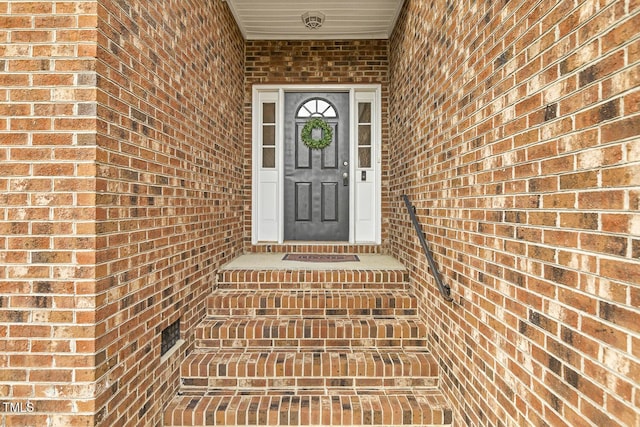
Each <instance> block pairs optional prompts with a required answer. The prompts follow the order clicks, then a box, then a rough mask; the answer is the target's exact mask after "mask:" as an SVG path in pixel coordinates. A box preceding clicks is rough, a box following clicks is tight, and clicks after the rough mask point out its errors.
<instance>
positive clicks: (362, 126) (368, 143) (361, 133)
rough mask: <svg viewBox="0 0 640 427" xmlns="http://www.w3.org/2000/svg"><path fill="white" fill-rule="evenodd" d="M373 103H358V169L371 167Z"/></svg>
mask: <svg viewBox="0 0 640 427" xmlns="http://www.w3.org/2000/svg"><path fill="white" fill-rule="evenodd" d="M371 130H372V127H371V103H370V102H359V103H358V167H359V168H370V167H371V147H372V140H373V139H372V135H371Z"/></svg>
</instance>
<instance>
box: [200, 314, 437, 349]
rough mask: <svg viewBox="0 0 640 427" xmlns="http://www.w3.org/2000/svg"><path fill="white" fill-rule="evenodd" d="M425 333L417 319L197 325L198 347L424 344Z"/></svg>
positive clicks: (220, 320) (259, 320)
mask: <svg viewBox="0 0 640 427" xmlns="http://www.w3.org/2000/svg"><path fill="white" fill-rule="evenodd" d="M426 335H427V331H426V326H425V325H424V324H423V323H422V322H420V321H418V320H417V319H373V318H369V319H364V318H361V319H358V318H356V319H330V318H329V319H327V318H324V319H304V318H298V319H296V318H293V319H287V318H284V319H277V318H262V317H260V318H251V317H247V318H228V317H225V318H214V317H208V318H206V319H205V320H203V321H202V322H201V323H200V325H198V327H197V328H196V347H198V348H256V347H258V348H266V347H274V348H279V349H282V348H312V349H321V348H353V347H357V348H362V347H366V348H388V347H424V346H425V345H426V343H427V342H426Z"/></svg>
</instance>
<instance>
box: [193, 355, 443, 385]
mask: <svg viewBox="0 0 640 427" xmlns="http://www.w3.org/2000/svg"><path fill="white" fill-rule="evenodd" d="M181 376H182V378H183V390H186V389H189V390H196V389H214V388H218V389H219V388H232V389H236V388H242V387H245V388H246V387H252V388H254V389H257V388H265V389H274V388H281V387H284V386H288V387H292V388H293V389H301V388H305V387H326V388H331V387H334V388H352V387H363V386H366V387H386V388H393V387H395V388H402V387H437V385H438V365H437V362H436V360H435V358H434V357H433V356H432V355H431V354H430V353H428V352H424V351H422V352H404V351H401V350H400V351H397V350H390V351H380V350H376V349H368V350H362V351H355V352H354V351H350V350H334V351H321V350H318V351H297V350H273V349H264V350H259V349H252V350H250V351H233V350H227V349H219V350H217V351H206V352H194V353H192V354H191V355H189V356H188V357H187V359H186V360H185V362H183V364H182V368H181Z"/></svg>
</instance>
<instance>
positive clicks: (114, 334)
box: [96, 0, 244, 426]
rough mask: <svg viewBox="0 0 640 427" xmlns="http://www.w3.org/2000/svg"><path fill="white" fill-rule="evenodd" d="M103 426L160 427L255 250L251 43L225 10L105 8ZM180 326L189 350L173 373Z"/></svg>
mask: <svg viewBox="0 0 640 427" xmlns="http://www.w3.org/2000/svg"><path fill="white" fill-rule="evenodd" d="M99 18H100V19H99V23H98V28H99V30H100V31H99V38H98V44H99V49H98V59H99V61H98V65H97V71H98V101H99V104H98V116H99V121H98V146H99V151H98V192H97V195H96V204H97V213H98V222H97V229H98V250H97V253H96V260H97V263H98V270H97V271H98V277H97V278H98V295H97V299H98V310H97V313H96V316H97V322H98V324H97V328H98V335H97V345H96V352H97V357H98V378H97V380H98V391H99V395H98V405H99V406H98V408H97V410H98V418H99V421H101V423H102V425H104V426H116V425H117V426H142V425H158V424H159V423H160V420H161V411H162V409H163V404H165V403H166V402H167V401H168V400H169V399H170V398H171V397H172V396H173V395H175V393H176V391H177V386H178V380H179V375H178V367H179V362H180V361H181V360H182V356H183V355H184V351H185V350H186V349H187V348H188V347H191V346H192V345H193V329H194V327H195V325H196V324H197V323H198V322H199V321H200V320H201V319H202V318H203V316H204V313H205V306H204V298H205V297H206V296H207V294H208V293H209V292H210V291H211V289H212V287H213V284H214V280H215V274H214V273H215V271H216V268H217V267H218V266H219V265H220V264H221V263H223V262H226V261H228V260H229V259H231V258H232V257H234V256H236V255H237V254H238V252H239V251H240V250H241V246H242V232H243V230H242V225H241V224H242V214H243V200H242V185H243V173H242V172H243V171H242V168H241V165H242V164H243V163H244V157H243V156H244V151H243V137H242V129H243V117H242V114H243V75H244V40H243V39H242V37H241V35H240V32H239V31H238V29H237V26H236V24H235V21H234V20H233V17H232V16H231V14H230V12H229V10H228V8H227V5H226V4H225V3H224V2H223V1H219V0H217V1H208V0H206V1H205V0H191V1H183V0H173V1H166V2H163V3H162V7H158V5H157V4H155V3H154V2H143V1H128V2H121V1H106V0H105V1H101V2H100V8H99ZM178 318H181V331H182V334H181V336H182V338H183V339H186V340H187V344H186V345H185V346H184V347H183V348H182V352H179V353H178V354H176V355H174V356H173V357H172V358H171V359H170V360H169V361H167V362H166V363H160V359H161V356H160V341H161V339H160V335H161V334H160V332H161V330H162V329H164V328H165V327H167V326H168V325H169V324H170V323H172V322H174V321H175V320H177V319H178Z"/></svg>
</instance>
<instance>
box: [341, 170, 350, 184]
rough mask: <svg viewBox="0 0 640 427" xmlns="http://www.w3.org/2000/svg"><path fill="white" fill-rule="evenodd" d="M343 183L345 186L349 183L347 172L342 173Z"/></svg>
mask: <svg viewBox="0 0 640 427" xmlns="http://www.w3.org/2000/svg"><path fill="white" fill-rule="evenodd" d="M342 185H343V186H345V187H346V186H348V185H349V174H348V173H346V172H345V173H343V174H342Z"/></svg>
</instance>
